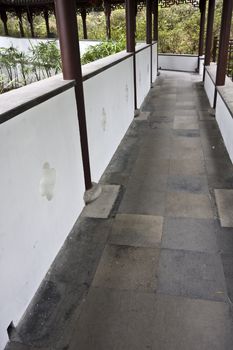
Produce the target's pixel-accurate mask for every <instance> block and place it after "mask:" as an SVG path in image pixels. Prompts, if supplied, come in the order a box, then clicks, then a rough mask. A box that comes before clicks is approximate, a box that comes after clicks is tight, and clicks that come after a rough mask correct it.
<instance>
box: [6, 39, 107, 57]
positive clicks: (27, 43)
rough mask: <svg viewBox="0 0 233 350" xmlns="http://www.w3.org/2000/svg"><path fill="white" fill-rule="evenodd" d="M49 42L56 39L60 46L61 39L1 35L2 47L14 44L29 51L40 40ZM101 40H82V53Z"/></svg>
mask: <svg viewBox="0 0 233 350" xmlns="http://www.w3.org/2000/svg"><path fill="white" fill-rule="evenodd" d="M41 41H42V42H47V41H56V43H57V46H59V40H56V39H35V38H30V39H28V38H13V37H7V36H0V47H5V48H8V47H10V46H13V47H15V48H17V49H19V50H20V51H23V52H27V51H28V50H29V49H30V48H31V46H36V45H37V44H38V43H39V42H41ZM99 43H100V41H92V40H90V41H89V40H80V41H79V46H80V53H81V55H83V53H84V52H85V51H86V50H87V48H88V47H89V46H91V45H97V44H99Z"/></svg>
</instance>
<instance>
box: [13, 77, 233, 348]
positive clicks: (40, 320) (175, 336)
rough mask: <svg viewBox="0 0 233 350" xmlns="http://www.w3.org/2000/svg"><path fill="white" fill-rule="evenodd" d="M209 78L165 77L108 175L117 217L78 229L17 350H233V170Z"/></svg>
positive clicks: (21, 329)
mask: <svg viewBox="0 0 233 350" xmlns="http://www.w3.org/2000/svg"><path fill="white" fill-rule="evenodd" d="M200 79H201V78H200V76H199V75H195V74H188V73H172V72H161V75H160V76H159V77H158V79H157V81H156V83H155V84H154V86H153V88H152V89H151V91H150V93H149V95H148V98H147V99H146V101H145V104H144V107H143V112H142V113H141V115H140V117H139V118H136V119H135V120H134V122H133V123H132V125H131V127H130V129H129V131H128V133H127V135H126V136H125V138H124V140H123V141H122V143H121V145H120V146H119V148H118V150H117V152H116V154H115V155H114V157H113V159H112V161H111V163H110V164H109V166H108V168H107V169H106V172H105V173H104V175H103V176H102V179H101V182H102V183H103V184H111V185H121V187H120V194H119V196H118V199H117V202H116V203H115V205H114V207H113V210H112V213H111V215H110V217H109V218H107V219H99V218H87V217H86V218H85V217H82V218H80V219H79V220H78V222H77V223H76V225H75V227H74V230H73V232H72V233H71V235H70V236H69V237H68V239H67V241H66V244H65V246H64V247H63V249H62V250H61V252H60V253H59V255H58V257H57V258H56V260H55V262H54V264H53V266H52V268H51V270H50V272H49V274H48V275H47V276H46V279H45V281H44V282H43V284H42V286H41V288H40V290H39V292H38V293H37V295H36V296H35V298H34V300H33V303H32V305H31V306H30V308H29V310H28V312H27V313H26V315H25V318H24V320H23V321H22V322H21V323H20V324H19V326H18V327H17V328H18V329H17V336H16V340H15V342H11V343H10V344H9V345H8V347H7V349H8V350H9V349H37V348H40V349H41V348H42V349H66V350H67V349H70V350H232V349H233V323H232V322H233V321H232V319H233V318H232V312H231V308H232V301H233V228H230V227H228V228H223V227H222V226H221V224H220V220H219V215H221V213H219V212H218V209H217V201H216V192H215V191H214V190H215V189H233V166H232V164H231V162H230V159H229V157H228V155H227V152H226V149H225V147H224V143H223V141H222V138H221V136H220V132H219V130H218V126H217V123H216V121H215V118H214V116H213V115H211V114H210V110H209V108H210V107H209V103H208V100H207V97H206V94H205V92H204V89H203V86H202V83H201V80H200ZM228 209H229V208H228ZM232 213H233V208H232ZM222 214H223V215H224V213H222ZM64 215H65V213H64Z"/></svg>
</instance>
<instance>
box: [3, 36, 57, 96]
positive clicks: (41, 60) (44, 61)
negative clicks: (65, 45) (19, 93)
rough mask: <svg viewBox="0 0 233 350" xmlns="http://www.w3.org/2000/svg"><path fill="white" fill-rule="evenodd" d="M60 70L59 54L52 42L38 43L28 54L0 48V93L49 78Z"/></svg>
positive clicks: (13, 49) (14, 49)
mask: <svg viewBox="0 0 233 350" xmlns="http://www.w3.org/2000/svg"><path fill="white" fill-rule="evenodd" d="M60 70H61V59H60V52H59V49H58V48H57V46H56V43H55V42H54V41H50V42H47V43H44V42H40V43H39V44H38V45H37V46H35V47H33V46H32V47H31V50H30V52H29V53H28V54H26V53H24V52H21V51H19V50H18V49H16V48H14V47H10V48H0V93H1V92H3V91H8V90H10V89H15V88H18V87H20V86H23V85H27V84H29V83H31V82H33V81H35V80H40V79H43V78H46V77H51V76H52V75H54V74H57V73H58V72H59V71H60Z"/></svg>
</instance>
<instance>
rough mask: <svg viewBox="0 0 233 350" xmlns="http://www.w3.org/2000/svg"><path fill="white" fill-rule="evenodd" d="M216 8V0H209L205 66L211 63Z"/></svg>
mask: <svg viewBox="0 0 233 350" xmlns="http://www.w3.org/2000/svg"><path fill="white" fill-rule="evenodd" d="M214 9H215V0H209V7H208V20H207V31H206V47H205V62H204V65H205V66H209V65H210V58H211V48H212V42H213V39H212V36H213V25H214ZM204 72H205V70H204Z"/></svg>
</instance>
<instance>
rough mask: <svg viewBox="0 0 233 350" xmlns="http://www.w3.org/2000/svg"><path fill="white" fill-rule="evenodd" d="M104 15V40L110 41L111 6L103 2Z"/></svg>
mask: <svg viewBox="0 0 233 350" xmlns="http://www.w3.org/2000/svg"><path fill="white" fill-rule="evenodd" d="M104 14H105V18H106V39H107V40H110V39H111V4H110V3H109V2H108V1H104Z"/></svg>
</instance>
